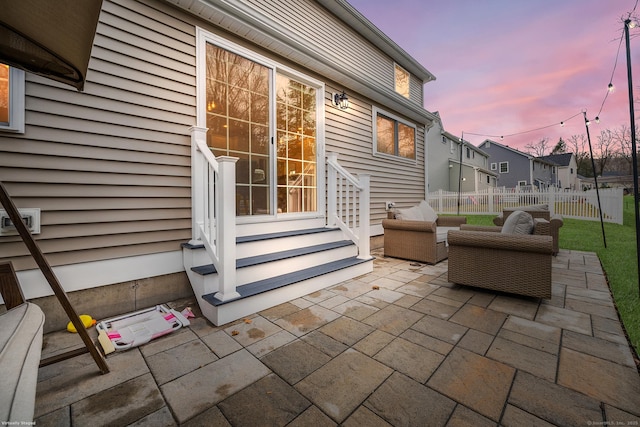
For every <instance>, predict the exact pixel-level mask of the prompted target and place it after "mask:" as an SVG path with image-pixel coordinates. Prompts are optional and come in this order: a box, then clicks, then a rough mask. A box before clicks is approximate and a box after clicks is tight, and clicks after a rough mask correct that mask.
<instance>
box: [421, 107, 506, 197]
mask: <svg viewBox="0 0 640 427" xmlns="http://www.w3.org/2000/svg"><path fill="white" fill-rule="evenodd" d="M435 114H436V115H438V113H435ZM460 165H462V173H460ZM427 169H428V174H427V175H428V176H427V179H428V181H427V188H428V191H429V192H433V191H438V190H444V191H479V190H484V189H486V188H489V187H495V186H496V182H497V176H498V174H497V173H495V172H493V171H491V170H489V155H488V154H487V153H485V152H484V151H482V150H480V149H479V148H478V147H475V146H474V145H471V144H470V143H469V142H467V141H461V140H460V137H457V136H455V135H453V134H451V133H449V132H447V131H445V130H444V128H443V126H442V120H441V119H440V117H439V115H438V120H436V121H435V122H434V124H433V126H432V127H431V128H430V129H429V131H428V132H427Z"/></svg>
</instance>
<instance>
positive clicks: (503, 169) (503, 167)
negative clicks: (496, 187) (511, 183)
mask: <svg viewBox="0 0 640 427" xmlns="http://www.w3.org/2000/svg"><path fill="white" fill-rule="evenodd" d="M500 173H509V162H500Z"/></svg>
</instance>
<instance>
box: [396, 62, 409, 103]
mask: <svg viewBox="0 0 640 427" xmlns="http://www.w3.org/2000/svg"><path fill="white" fill-rule="evenodd" d="M410 77H411V76H410V74H409V72H408V71H407V70H405V69H404V68H402V67H401V66H399V65H398V64H395V78H396V92H398V93H399V94H400V95H402V96H404V97H405V98H408V97H409V80H410Z"/></svg>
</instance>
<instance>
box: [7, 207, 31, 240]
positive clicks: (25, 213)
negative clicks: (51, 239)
mask: <svg viewBox="0 0 640 427" xmlns="http://www.w3.org/2000/svg"><path fill="white" fill-rule="evenodd" d="M18 210H19V211H20V216H22V221H24V223H25V224H26V225H27V228H29V231H31V234H40V208H20V209H18ZM17 234H18V230H16V227H15V226H14V225H13V222H12V221H11V218H9V214H8V213H7V212H6V211H4V210H0V236H12V235H17Z"/></svg>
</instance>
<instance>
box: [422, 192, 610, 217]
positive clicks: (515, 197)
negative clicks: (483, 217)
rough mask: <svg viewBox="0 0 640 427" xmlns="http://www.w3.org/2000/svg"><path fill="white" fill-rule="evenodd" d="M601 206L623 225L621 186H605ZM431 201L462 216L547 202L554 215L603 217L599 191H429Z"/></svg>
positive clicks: (440, 210)
mask: <svg viewBox="0 0 640 427" xmlns="http://www.w3.org/2000/svg"><path fill="white" fill-rule="evenodd" d="M599 192H600V207H601V209H602V219H603V220H604V221H605V222H612V223H616V224H622V220H623V215H622V210H623V209H622V208H623V205H622V203H623V194H622V189H621V188H601V189H600V190H599ZM429 204H430V205H431V207H433V209H434V210H435V211H436V212H438V213H447V214H457V213H458V212H460V214H462V215H469V214H471V215H473V214H499V213H501V212H502V209H504V208H509V207H515V206H526V205H536V204H547V205H549V210H550V211H551V213H552V214H559V215H562V216H563V217H567V218H576V219H584V220H593V221H599V220H600V211H599V210H598V198H597V194H596V190H588V191H574V190H558V189H554V188H549V189H548V190H537V191H520V190H519V189H517V188H515V189H514V188H504V187H498V188H489V189H486V190H481V191H471V192H464V193H460V194H459V195H458V193H457V192H450V191H442V190H439V191H436V192H433V193H429Z"/></svg>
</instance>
